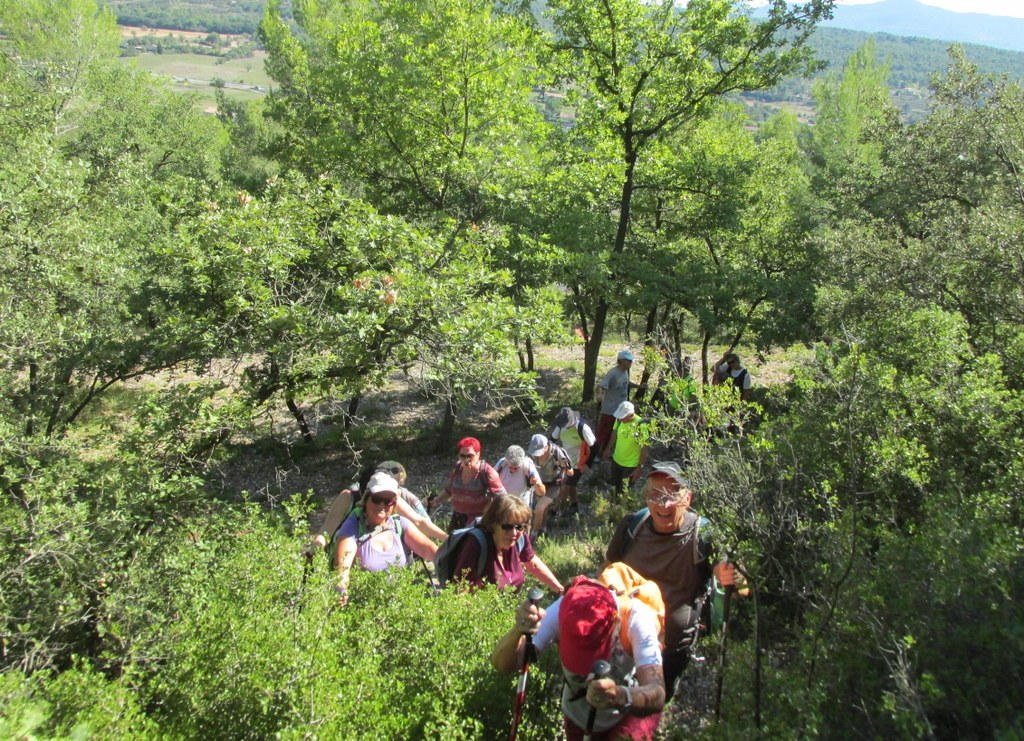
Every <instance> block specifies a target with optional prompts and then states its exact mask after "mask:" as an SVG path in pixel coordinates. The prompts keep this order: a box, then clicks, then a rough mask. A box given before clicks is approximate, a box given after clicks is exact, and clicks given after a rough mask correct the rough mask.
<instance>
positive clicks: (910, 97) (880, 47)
mask: <svg viewBox="0 0 1024 741" xmlns="http://www.w3.org/2000/svg"><path fill="white" fill-rule="evenodd" d="M1022 1H1024V0H1022ZM107 4H108V5H109V6H110V8H111V9H112V10H113V11H114V13H115V14H116V15H117V17H118V21H119V22H120V23H121V24H122V25H131V26H147V27H149V28H169V29H175V30H184V31H202V32H205V33H221V34H227V33H254V32H255V30H256V28H257V26H258V24H259V21H260V18H261V17H262V14H263V8H264V6H265V4H266V0H107ZM282 6H283V10H284V11H285V12H286V14H288V13H290V8H291V3H290V2H289V0H285V2H283V3H282ZM544 7H545V3H544V0H534V1H533V3H532V8H533V10H534V12H535V13H536V14H538V15H540V14H541V13H542V12H543V9H544ZM872 19H873V20H872ZM979 19H981V20H979ZM872 23H873V24H874V26H872V28H874V29H875V30H876V31H881V30H883V27H886V28H889V27H891V28H903V27H910V26H909V25H907V24H913V27H914V28H916V29H918V30H917V31H916V33H917V34H918V36H920V35H922V34H924V33H927V32H929V29H933V31H932V32H934V33H936V34H940V30H941V29H944V31H943V32H944V33H945V34H946V35H947V36H949V35H956V34H953V33H952V31H951V29H953V30H958V32H959V33H960V34H961V35H967V34H968V33H970V34H975V35H977V34H978V33H981V31H980V30H979V29H988V31H986V33H990V34H991V33H994V32H995V30H998V29H999V28H1000V27H1004V28H1005V30H1006V31H1007V33H1009V32H1011V31H1012V30H1013V29H1014V28H1019V29H1020V30H1019V31H1014V32H1013V33H1015V34H1018V35H1019V38H1020V43H1019V44H1018V46H1019V47H1020V48H1021V49H1024V20H1022V21H1016V20H1015V19H1011V18H994V17H993V16H981V15H978V14H964V13H951V12H949V11H945V10H941V9H939V8H932V7H930V6H926V5H922V4H921V3H919V2H916V0H883V2H880V3H875V4H872V5H861V6H846V5H843V6H839V7H837V8H836V19H835V20H834V21H832V22H830V24H829V26H826V27H820V28H819V29H818V30H817V31H816V32H815V34H814V36H813V38H812V42H811V43H812V45H813V46H814V48H815V50H816V52H817V55H818V57H819V58H820V59H822V60H823V61H825V62H826V63H827V65H828V67H827V69H826V73H827V71H835V72H837V73H838V72H841V71H842V68H843V65H844V64H845V63H846V60H847V59H848V58H849V56H850V55H851V54H852V53H853V52H854V50H856V49H857V47H859V46H860V45H861V44H863V43H864V41H865V40H866V39H867V37H868V35H869V34H868V33H867V30H868V29H867V28H865V29H864V30H860V31H853V30H845V29H842V28H835V27H833V26H834V25H836V24H843V25H849V26H857V25H860V26H869V25H870V24H872ZM873 35H874V36H875V46H876V49H877V52H878V57H879V60H881V61H884V60H889V62H890V65H891V70H892V73H891V76H890V84H891V86H892V88H893V92H894V96H895V97H896V100H897V103H898V105H899V106H900V107H901V109H902V111H903V113H904V115H905V116H906V117H907V118H909V119H914V118H917V117H919V116H920V115H922V114H923V113H924V111H925V108H926V104H927V97H928V86H929V81H930V79H931V77H932V76H933V75H935V74H937V73H941V72H943V71H944V70H945V69H946V67H947V66H948V64H949V55H948V47H949V44H950V42H948V41H936V40H932V39H926V38H920V37H918V38H915V37H913V35H912V34H909V33H908V34H906V35H899V34H898V33H896V34H894V33H892V32H889V33H874V34H873ZM940 35H941V34H940ZM964 47H965V49H966V51H967V55H968V58H969V59H971V61H973V62H974V63H975V64H977V65H978V66H979V67H980V68H981V70H982V71H983V72H987V73H994V74H1005V75H1008V76H1009V77H1011V78H1013V79H1017V80H1024V54H1022V53H1021V52H1020V51H1007V50H1004V49H996V48H992V47H988V46H981V45H973V44H965V45H964ZM826 73H823V74H826ZM811 84H812V83H811V82H810V81H808V80H803V79H792V80H787V81H786V82H784V83H783V84H781V85H779V86H778V87H776V88H775V89H773V90H770V91H765V92H763V93H756V94H752V95H747V96H744V97H743V99H744V101H745V102H746V103H747V105H748V108H749V109H750V111H751V113H752V114H753V115H754V117H755V118H763V117H765V116H767V115H770V114H771V113H772V112H774V111H775V110H777V109H778V107H779V106H780V105H790V106H796V107H798V108H802V109H803V111H804V112H805V115H806V116H810V109H809V106H810V92H811Z"/></svg>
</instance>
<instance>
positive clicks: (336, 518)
mask: <svg viewBox="0 0 1024 741" xmlns="http://www.w3.org/2000/svg"><path fill="white" fill-rule="evenodd" d="M352 493H353V492H352V490H351V489H342V490H341V493H339V494H338V496H336V497H335V498H334V501H333V502H331V506H330V508H328V510H327V517H326V518H324V523H323V525H321V527H320V532H318V533H317V534H316V535H314V536H313V539H312V540H310V541H309V544H308V545H307V546H306V548H305V551H304V552H305V554H306V555H307V556H312V555H314V554H315V553H316V551H317V549H318V548H326V547H327V542H328V541H329V540H330V538H331V536H333V535H334V533H336V532H337V530H338V528H339V527H341V523H342V522H343V521H344V520H345V517H346V515H348V513H349V511H350V510H351V509H352V499H353V497H352Z"/></svg>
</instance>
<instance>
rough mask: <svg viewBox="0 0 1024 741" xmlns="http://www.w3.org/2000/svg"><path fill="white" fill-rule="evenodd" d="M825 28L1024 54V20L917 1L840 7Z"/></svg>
mask: <svg viewBox="0 0 1024 741" xmlns="http://www.w3.org/2000/svg"><path fill="white" fill-rule="evenodd" d="M823 25H825V26H828V27H834V28H847V29H851V30H855V31H865V32H868V33H890V34H893V35H895V36H917V37H921V38H927V39H940V40H943V41H956V42H959V43H964V44H980V45H984V46H994V47H996V48H998V49H1011V50H1014V51H1024V18H1008V17H1005V16H993V15H984V14H982V13H954V12H952V11H949V10H944V9H942V8H936V7H934V6H932V5H925V4H923V3H920V2H917V0H882V2H878V3H871V4H870V5H839V6H836V9H835V13H834V17H833V19H832V20H831V21H828V22H826V23H825V24H823Z"/></svg>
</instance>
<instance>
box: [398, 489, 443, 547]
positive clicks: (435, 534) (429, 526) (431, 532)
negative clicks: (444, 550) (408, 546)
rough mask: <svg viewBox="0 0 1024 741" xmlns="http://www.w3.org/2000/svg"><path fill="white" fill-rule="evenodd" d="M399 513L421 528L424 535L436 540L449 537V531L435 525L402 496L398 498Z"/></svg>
mask: <svg viewBox="0 0 1024 741" xmlns="http://www.w3.org/2000/svg"><path fill="white" fill-rule="evenodd" d="M397 508H398V514H400V515H401V516H402V517H404V518H405V519H407V520H408V521H409V522H411V523H412V524H413V525H415V526H416V527H418V528H419V529H420V532H422V533H423V534H424V535H426V536H427V537H429V538H433V539H434V540H440V541H445V540H447V539H448V533H446V532H445V531H444V530H442V529H441V528H439V527H438V526H437V525H435V524H434V523H433V522H432V521H431V519H430V518H429V517H424V516H423V515H421V514H420V513H419V512H417V511H416V510H415V509H413V507H412V505H411V504H409V503H408V502H407V501H405V499H403V498H402V497H399V498H398V504H397ZM417 555H418V554H417Z"/></svg>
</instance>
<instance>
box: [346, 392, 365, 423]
mask: <svg viewBox="0 0 1024 741" xmlns="http://www.w3.org/2000/svg"><path fill="white" fill-rule="evenodd" d="M362 398H363V397H362V396H361V395H360V394H356V395H355V396H353V397H352V398H351V399H349V402H348V409H346V410H345V429H346V430H348V429H351V427H352V420H353V419H355V416H356V412H358V411H359V402H360V401H362Z"/></svg>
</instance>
